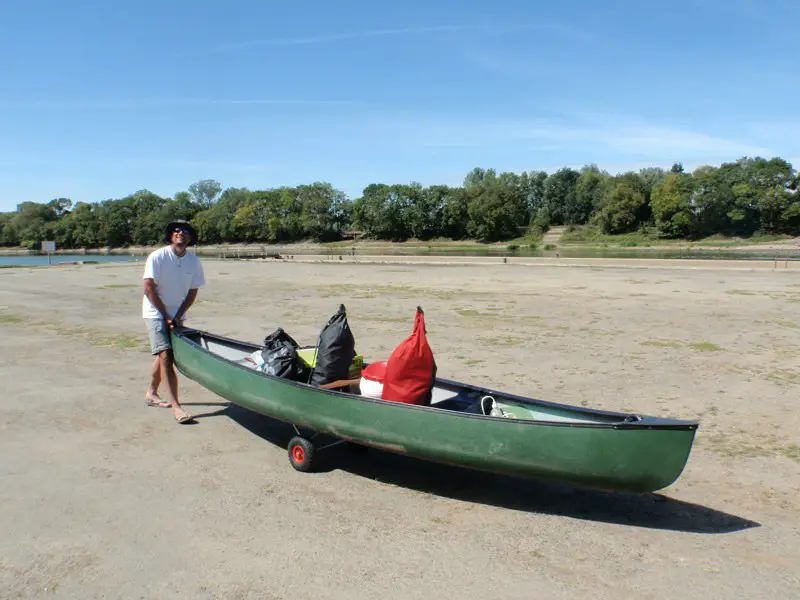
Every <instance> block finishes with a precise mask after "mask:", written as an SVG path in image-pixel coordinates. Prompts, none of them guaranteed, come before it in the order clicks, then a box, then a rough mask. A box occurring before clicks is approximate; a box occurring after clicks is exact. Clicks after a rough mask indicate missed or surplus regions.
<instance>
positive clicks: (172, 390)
mask: <svg viewBox="0 0 800 600" xmlns="http://www.w3.org/2000/svg"><path fill="white" fill-rule="evenodd" d="M158 358H159V360H160V363H161V377H162V379H166V381H167V393H168V395H169V400H170V402H171V403H172V413H173V414H174V415H175V418H176V419H178V421H185V420H187V419H191V415H189V414H188V413H187V412H186V411H185V410H183V408H182V407H181V403H180V402H179V401H178V374H177V373H176V372H175V361H174V360H173V358H172V350H164V351H163V352H161V354H159V355H158Z"/></svg>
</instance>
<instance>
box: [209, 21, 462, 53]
mask: <svg viewBox="0 0 800 600" xmlns="http://www.w3.org/2000/svg"><path fill="white" fill-rule="evenodd" d="M463 29H467V27H466V26H464V25H433V26H429V27H402V28H399V29H371V30H366V31H353V32H349V33H331V34H323V35H314V36H307V37H292V38H270V39H261V40H245V41H242V42H234V43H230V44H223V45H221V46H217V48H218V49H219V50H228V49H233V48H247V47H250V46H299V45H302V44H324V43H328V42H338V41H343V40H355V39H362V38H371V37H384V36H392V35H416V34H425V33H446V32H451V31H461V30H463Z"/></svg>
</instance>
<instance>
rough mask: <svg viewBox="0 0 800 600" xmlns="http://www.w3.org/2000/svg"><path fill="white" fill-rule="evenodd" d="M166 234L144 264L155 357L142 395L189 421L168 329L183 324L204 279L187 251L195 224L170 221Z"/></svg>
mask: <svg viewBox="0 0 800 600" xmlns="http://www.w3.org/2000/svg"><path fill="white" fill-rule="evenodd" d="M165 238H166V239H165V241H166V243H167V244H168V245H167V246H164V247H163V248H159V249H158V250H154V251H153V252H151V253H150V255H149V256H148V257H147V262H146V263H145V266H144V276H143V279H144V296H143V297H142V317H143V318H144V320H145V323H146V324H147V331H148V333H149V336H150V347H151V351H152V354H153V356H154V357H155V359H154V360H153V367H152V370H151V374H150V387H149V388H147V392H145V395H144V397H145V402H146V404H147V406H160V407H163V408H170V407H171V408H172V412H173V414H174V415H175V419H176V420H177V421H178V423H188V422H190V421H191V420H192V416H191V415H190V414H188V413H187V412H186V411H185V410H183V408H182V407H181V404H180V402H179V401H178V375H177V373H176V371H175V364H174V361H173V357H172V343H171V341H170V330H171V329H172V328H173V327H174V326H176V325H181V324H182V322H183V320H184V319H185V317H186V311H187V310H189V307H190V306H191V305H192V304H193V303H194V300H195V298H197V290H198V289H199V288H201V287H202V286H203V285H205V283H206V281H205V278H204V276H203V267H202V265H201V264H200V259H199V258H198V257H197V255H196V254H194V253H192V252H187V251H186V248H187V246H188V245H189V244H190V243H196V242H197V231H195V229H194V227H192V226H191V225H189V224H188V223H187V222H186V221H173V222H172V223H170V224H169V225H167V228H166V231H165ZM162 379H165V380H166V382H167V391H168V394H169V396H168V397H169V401H164V400H162V399H161V397H160V396H159V395H158V386H159V385H160V384H161V381H162Z"/></svg>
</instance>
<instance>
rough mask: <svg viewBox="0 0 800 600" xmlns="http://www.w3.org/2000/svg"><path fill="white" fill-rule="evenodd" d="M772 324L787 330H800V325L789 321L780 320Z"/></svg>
mask: <svg viewBox="0 0 800 600" xmlns="http://www.w3.org/2000/svg"><path fill="white" fill-rule="evenodd" d="M772 323H773V324H774V325H777V326H778V327H786V328H787V329H800V325H798V324H797V323H795V322H794V321H789V320H788V319H779V320H777V321H772Z"/></svg>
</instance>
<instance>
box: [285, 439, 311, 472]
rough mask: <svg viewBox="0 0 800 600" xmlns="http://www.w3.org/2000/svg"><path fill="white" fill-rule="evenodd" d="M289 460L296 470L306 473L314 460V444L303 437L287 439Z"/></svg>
mask: <svg viewBox="0 0 800 600" xmlns="http://www.w3.org/2000/svg"><path fill="white" fill-rule="evenodd" d="M288 451H289V462H290V463H292V466H293V467H294V468H295V469H296V470H297V471H302V472H303V473H307V472H308V471H310V470H311V462H312V461H313V460H314V444H312V443H311V442H310V441H308V440H307V439H306V438H304V437H300V436H295V437H293V438H292V439H291V440H289V450H288Z"/></svg>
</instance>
